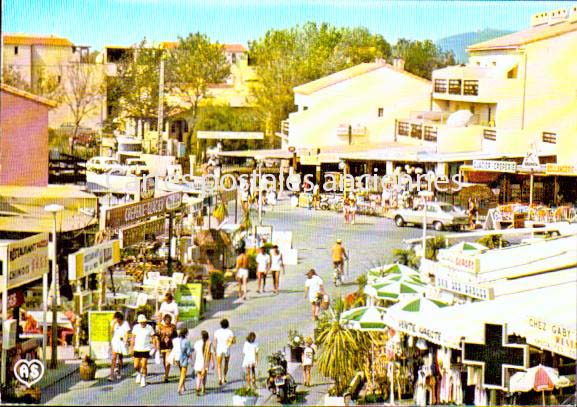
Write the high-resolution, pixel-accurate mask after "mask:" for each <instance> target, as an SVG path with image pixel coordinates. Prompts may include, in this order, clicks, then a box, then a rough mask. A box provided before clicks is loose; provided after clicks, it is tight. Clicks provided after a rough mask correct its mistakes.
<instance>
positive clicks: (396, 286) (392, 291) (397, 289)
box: [365, 280, 426, 301]
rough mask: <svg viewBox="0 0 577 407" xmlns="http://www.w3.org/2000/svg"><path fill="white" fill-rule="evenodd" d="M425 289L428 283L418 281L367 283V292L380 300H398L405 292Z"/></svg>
mask: <svg viewBox="0 0 577 407" xmlns="http://www.w3.org/2000/svg"><path fill="white" fill-rule="evenodd" d="M425 289H426V285H425V284H424V283H422V282H418V281H409V280H405V281H383V282H382V283H378V284H373V285H367V286H366V287H365V294H367V295H368V296H369V297H372V298H375V299H378V300H389V301H398V300H399V298H401V297H400V296H401V295H403V294H421V293H423V292H424V291H425Z"/></svg>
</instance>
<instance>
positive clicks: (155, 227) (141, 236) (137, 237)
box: [119, 218, 166, 248]
mask: <svg viewBox="0 0 577 407" xmlns="http://www.w3.org/2000/svg"><path fill="white" fill-rule="evenodd" d="M165 234H166V220H165V219H164V218H160V219H155V220H150V221H148V222H143V223H139V224H138V225H134V226H129V227H127V228H124V229H121V230H120V232H119V238H120V247H122V248H125V247H129V246H134V245H135V244H138V243H142V242H146V241H147V240H150V239H148V237H149V236H151V235H152V236H154V237H155V238H156V237H158V236H163V235H165Z"/></svg>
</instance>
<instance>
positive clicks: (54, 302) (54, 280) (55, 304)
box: [44, 204, 64, 369]
mask: <svg viewBox="0 0 577 407" xmlns="http://www.w3.org/2000/svg"><path fill="white" fill-rule="evenodd" d="M63 209H64V207H63V206H62V205H58V204H52V205H46V206H45V207H44V210H45V211H46V212H50V213H52V219H53V223H52V249H53V251H52V285H53V291H52V292H53V298H52V344H51V348H52V356H51V358H50V368H51V369H56V366H57V364H58V323H57V321H58V284H59V282H58V265H57V264H56V258H57V254H56V253H57V247H58V246H57V245H56V214H57V213H58V212H61V211H62V210H63ZM46 322H47V321H46V315H45V316H44V332H46Z"/></svg>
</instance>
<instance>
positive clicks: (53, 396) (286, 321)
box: [42, 200, 421, 406]
mask: <svg viewBox="0 0 577 407" xmlns="http://www.w3.org/2000/svg"><path fill="white" fill-rule="evenodd" d="M229 213H231V214H234V208H232V210H230V211H229ZM254 219H256V214H255V215H254V216H253V222H255V220H254ZM263 225H273V227H274V230H279V231H287V230H290V231H292V232H293V247H294V248H297V249H298V252H299V253H298V255H299V263H298V265H296V266H289V267H287V270H286V274H285V275H281V293H280V294H279V295H274V294H273V293H272V292H271V291H270V290H271V289H272V281H270V278H269V281H268V282H267V287H266V289H267V290H268V291H267V292H265V293H263V294H257V293H256V292H255V291H256V281H250V282H249V285H248V287H249V294H248V299H247V301H245V302H241V301H239V300H238V299H237V298H236V296H235V295H234V290H235V289H236V287H235V286H234V285H233V286H232V287H229V289H228V290H227V295H226V296H225V298H224V299H222V300H215V301H211V302H209V303H208V304H207V312H206V314H205V319H204V320H202V321H201V322H200V324H199V325H198V326H197V327H195V328H194V329H193V330H192V333H191V335H192V336H193V337H194V338H195V339H196V338H198V337H199V336H200V332H201V330H207V331H208V332H209V333H210V334H211V336H212V333H213V332H214V330H215V329H217V328H218V326H219V321H220V320H221V319H222V318H228V319H229V321H230V324H231V329H232V330H233V331H234V332H235V335H236V336H237V342H238V343H237V345H235V346H234V347H233V349H232V351H231V353H232V355H231V361H230V371H229V376H228V383H227V384H226V385H225V386H222V387H219V386H218V380H217V377H216V372H215V371H213V370H211V371H210V372H209V376H208V382H207V392H206V395H205V396H202V397H197V396H196V395H195V394H194V383H193V381H192V379H190V378H189V379H188V381H187V388H188V392H187V393H186V394H185V395H183V396H178V394H177V372H176V369H173V371H172V374H171V377H170V382H169V383H168V384H164V383H162V373H161V370H162V369H161V367H160V366H158V365H155V364H154V361H151V362H150V364H149V372H150V373H149V385H148V386H146V387H145V388H141V387H139V386H138V385H136V384H135V383H134V380H133V379H132V377H130V375H131V374H132V372H133V370H132V368H131V367H129V368H125V369H124V374H125V376H124V377H123V379H121V380H118V381H115V382H112V383H111V382H108V381H107V380H106V377H107V374H108V370H107V369H99V371H98V372H97V379H96V380H94V381H91V382H81V381H79V377H78V375H77V374H73V375H70V376H68V377H66V378H64V379H63V380H61V381H60V382H58V383H56V384H55V385H53V386H50V387H48V388H47V389H45V390H44V391H43V395H42V397H43V400H42V402H43V403H46V404H50V405H72V404H74V405H157V406H158V405H230V404H231V403H232V396H233V394H234V391H235V390H236V389H238V388H240V387H242V386H243V384H244V374H243V372H242V369H241V368H240V365H241V362H242V344H243V342H244V338H245V337H246V336H247V335H248V333H249V332H251V331H254V332H255V333H256V335H257V342H258V343H259V344H260V355H261V358H260V359H261V360H260V363H259V365H258V368H257V375H258V378H259V389H258V391H259V393H260V397H259V401H258V403H259V404H260V405H278V403H277V401H276V399H275V398H274V397H271V396H270V393H269V392H268V390H266V388H265V386H264V380H265V378H266V374H267V366H266V356H267V355H270V354H271V353H272V352H274V351H276V350H279V349H282V348H284V347H285V346H286V344H287V341H288V336H287V333H288V331H289V330H291V329H293V330H297V331H299V332H300V333H302V334H303V335H304V336H307V335H312V334H313V329H314V322H313V321H312V320H311V315H310V305H309V303H308V301H307V300H306V299H305V298H304V295H303V287H304V281H305V279H306V277H305V272H306V271H307V270H308V269H310V268H311V267H314V268H315V269H316V270H317V272H318V274H319V275H320V276H321V278H322V279H323V280H324V281H325V287H326V288H327V289H328V292H329V294H330V295H331V297H332V298H335V297H337V296H339V295H345V294H348V293H349V292H352V291H354V290H355V284H354V281H355V279H356V277H357V276H358V275H360V274H363V273H364V272H366V270H367V269H368V268H370V267H374V266H375V265H378V264H384V263H387V262H390V259H391V250H392V249H394V248H399V247H402V246H403V244H402V240H403V239H410V238H416V237H419V236H420V235H421V229H419V228H411V227H409V228H401V229H398V228H397V227H396V226H395V225H394V223H393V222H392V221H391V220H387V219H384V218H378V217H366V216H359V217H358V218H357V222H356V224H355V225H344V224H343V217H342V214H338V213H335V212H328V211H313V210H307V209H303V208H291V207H290V206H289V205H288V201H287V200H284V201H281V202H280V203H279V205H278V206H277V207H275V208H274V210H267V211H265V213H264V216H263ZM337 238H341V239H343V244H344V246H345V248H346V249H347V250H348V251H349V253H350V266H349V267H350V276H349V277H348V283H347V284H344V285H343V286H340V287H334V286H333V284H332V264H331V259H330V248H331V247H332V245H333V244H334V242H335V240H336V239H337ZM287 351H288V349H287ZM287 354H288V352H287ZM290 370H291V371H292V372H293V374H294V376H295V379H296V380H297V382H298V383H301V382H302V372H301V369H300V367H299V366H298V365H296V366H294V365H293V366H291V369H290ZM189 377H190V376H189ZM312 384H313V386H312V387H310V388H306V391H304V389H305V388H304V387H302V386H299V388H298V392H299V399H298V404H300V405H322V404H323V397H324V395H325V394H326V393H327V390H328V387H329V386H330V383H329V380H327V379H325V378H323V377H321V376H320V375H319V374H318V372H317V371H316V369H313V378H312Z"/></svg>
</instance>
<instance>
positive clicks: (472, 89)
mask: <svg viewBox="0 0 577 407" xmlns="http://www.w3.org/2000/svg"><path fill="white" fill-rule="evenodd" d="M463 95H467V96H478V95H479V81H477V80H464V81H463Z"/></svg>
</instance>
